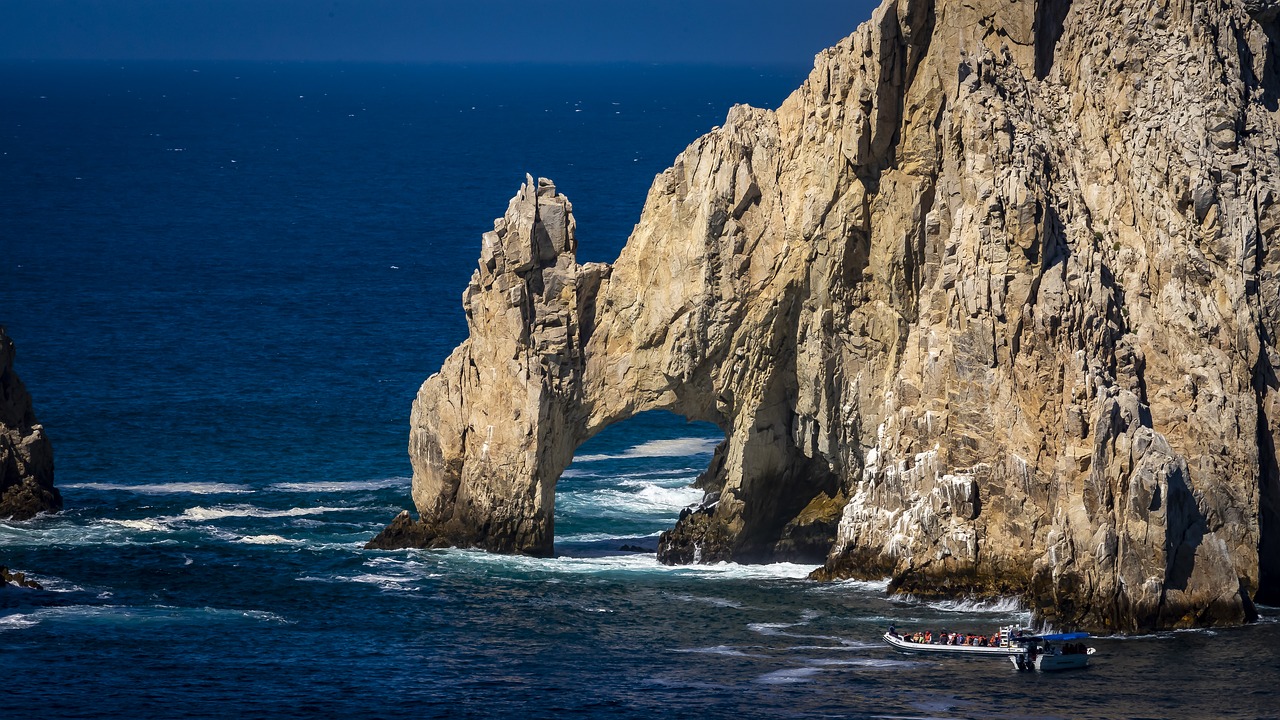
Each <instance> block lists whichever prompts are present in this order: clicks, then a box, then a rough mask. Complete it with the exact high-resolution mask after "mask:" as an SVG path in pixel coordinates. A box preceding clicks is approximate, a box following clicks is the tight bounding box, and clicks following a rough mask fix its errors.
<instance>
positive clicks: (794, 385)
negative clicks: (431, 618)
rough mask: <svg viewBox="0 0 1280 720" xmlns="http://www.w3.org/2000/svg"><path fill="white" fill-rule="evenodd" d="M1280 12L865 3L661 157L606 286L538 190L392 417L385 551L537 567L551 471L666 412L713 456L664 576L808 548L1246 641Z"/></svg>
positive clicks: (829, 557)
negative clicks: (770, 103) (392, 517)
mask: <svg viewBox="0 0 1280 720" xmlns="http://www.w3.org/2000/svg"><path fill="white" fill-rule="evenodd" d="M1273 5H1276V3H1273V2H1253V3H1250V4H1247V5H1246V4H1245V3H1242V2H1237V1H1234V0H1231V1H1228V0H1223V1H1222V2H1214V3H1208V4H1206V3H1193V2H1189V1H1188V0H1147V1H1145V2H1137V1H1136V0H1135V1H1134V2H1120V3H1116V2H1109V3H1103V2H1100V1H1091V0H1075V1H1074V2H1070V3H1067V2H1062V1H1061V0H1042V1H1040V2H1011V1H1009V0H985V1H983V2H977V3H972V2H969V3H961V2H952V1H950V0H936V1H934V0H896V1H891V2H886V3H885V4H884V5H882V6H881V7H880V8H879V9H878V10H876V12H875V13H874V14H873V16H872V18H871V20H870V21H868V22H867V23H865V24H863V25H862V26H861V27H860V28H859V29H858V30H857V31H856V32H854V33H853V34H852V35H851V36H849V37H848V38H846V39H845V40H843V41H842V42H841V43H840V44H838V45H837V46H836V47H834V48H831V49H829V50H826V51H824V52H823V53H821V54H819V55H818V57H817V58H816V61H815V67H814V70H813V72H812V73H811V74H810V76H809V78H808V80H807V81H806V82H805V83H804V84H803V85H802V86H801V87H800V88H799V89H798V90H796V91H795V93H793V94H792V95H791V97H789V98H788V99H787V100H786V101H785V102H784V103H783V104H782V106H781V107H780V108H779V109H778V110H777V111H769V110H760V109H756V108H750V107H746V106H738V107H735V108H733V109H732V110H731V111H730V112H729V115H728V117H727V118H726V119H725V122H724V125H723V126H722V127H719V128H716V129H714V130H712V131H711V132H710V133H708V134H707V135H705V136H703V137H702V138H699V139H698V140H696V141H695V142H694V143H693V144H692V145H690V146H689V148H688V149H686V150H685V151H684V152H683V153H681V154H680V155H679V156H678V157H677V158H676V159H675V162H674V164H673V165H672V167H671V168H669V169H668V170H666V171H665V172H663V173H662V174H661V175H659V176H658V177H657V178H655V180H654V183H653V186H652V187H651V189H650V191H649V194H648V197H647V199H646V201H645V206H644V211H643V213H642V215H641V218H640V222H639V223H638V224H637V225H636V228H635V230H634V232H633V233H632V235H631V237H630V238H629V240H628V242H627V245H626V247H625V248H624V249H623V251H622V253H621V255H620V256H619V257H618V259H617V261H616V262H614V263H612V264H608V265H606V264H600V263H589V264H586V265H579V264H578V263H577V262H576V259H575V255H574V251H575V249H576V244H577V239H576V226H575V223H574V220H573V215H572V207H571V206H570V204H569V202H568V200H567V199H566V198H564V197H563V196H562V195H559V194H558V193H557V192H556V191H555V187H554V185H553V184H552V183H550V181H546V180H540V181H538V182H534V181H533V180H532V178H530V179H529V180H528V182H527V183H526V184H525V185H524V186H523V187H522V188H521V189H520V192H519V193H518V194H517V196H516V197H515V198H514V199H513V200H512V201H511V204H510V207H509V208H508V210H507V213H506V215H505V216H504V217H503V218H501V219H499V220H498V221H497V222H496V223H495V227H494V230H493V231H492V232H490V233H486V234H485V236H484V242H483V247H482V250H481V258H480V266H479V268H478V269H477V270H476V272H475V274H474V275H473V277H472V279H471V282H470V284H469V286H468V288H467V290H466V292H465V294H464V297H463V303H464V306H465V308H466V311H467V318H468V324H469V329H470V337H469V338H468V339H467V340H466V341H465V342H464V343H463V344H462V345H461V346H459V347H458V348H457V349H456V350H455V351H454V353H453V354H452V355H450V357H449V358H448V359H447V360H446V361H445V363H444V366H443V367H442V369H441V371H440V372H439V373H437V374H436V375H433V376H432V377H431V378H429V379H428V380H427V381H426V382H425V383H424V384H423V386H422V388H421V390H420V391H419V393H418V397H417V399H416V401H415V403H414V408H413V417H412V420H411V432H410V457H411V459H412V462H413V465H414V480H413V499H414V504H415V505H416V506H417V509H418V511H419V513H420V517H421V520H420V521H418V522H419V523H420V526H414V528H415V529H414V530H413V534H408V533H406V534H403V537H406V538H410V539H411V540H406V542H407V543H409V544H415V545H418V546H431V545H436V544H449V545H452V544H459V545H470V546H476V547H484V548H487V549H491V550H495V551H500V552H524V553H531V554H543V555H545V554H549V553H551V552H552V545H551V543H552V536H553V533H552V529H553V528H552V523H553V504H554V491H555V483H556V480H557V479H558V478H559V476H560V473H561V472H563V470H564V469H565V467H566V466H567V465H568V463H569V462H570V460H571V459H572V456H573V452H574V450H575V449H576V448H577V447H578V446H579V445H580V444H581V443H582V442H584V441H585V440H586V439H588V438H590V437H591V436H593V435H594V434H595V433H596V432H598V431H599V430H600V429H601V428H603V427H606V426H608V425H610V424H612V423H615V422H619V421H621V420H624V419H626V418H628V417H631V416H632V415H634V414H636V413H638V412H643V411H646V410H651V409H657V408H662V409H667V410H670V411H672V412H674V413H676V414H678V415H682V416H684V417H686V418H689V419H692V420H703V421H708V422H711V423H714V424H715V425H717V426H718V427H720V428H722V429H723V430H724V433H725V437H726V442H725V444H724V446H723V448H722V449H720V450H718V451H717V454H716V457H715V458H713V460H712V465H711V467H710V468H709V470H708V472H707V473H706V474H705V475H704V476H703V478H701V479H700V482H699V487H701V488H703V489H704V490H705V491H706V493H707V496H706V498H705V499H704V500H703V502H702V503H701V505H700V506H698V507H697V508H691V509H690V510H689V511H688V512H686V513H684V514H683V515H682V516H681V518H680V520H679V522H678V523H677V524H676V527H675V528H673V529H672V530H671V531H670V532H668V533H666V534H664V536H663V537H662V540H661V543H660V548H659V554H660V557H661V559H662V560H663V561H664V562H699V561H700V562H711V561H716V560H735V561H741V562H767V561H772V560H777V559H804V558H819V557H825V559H824V560H823V562H824V566H823V568H822V569H821V570H820V571H818V573H816V577H822V578H828V579H831V578H844V577H857V578H874V579H879V578H882V577H885V576H890V577H891V578H893V580H892V585H891V587H892V588H893V589H894V590H896V591H901V592H912V593H915V594H921V595H928V594H945V595H961V594H976V595H980V596H981V595H993V594H1000V595H1016V596H1020V597H1023V598H1024V599H1026V600H1027V601H1028V604H1029V605H1030V606H1031V607H1032V608H1033V610H1034V611H1035V612H1036V613H1037V615H1038V616H1040V617H1041V618H1044V619H1051V620H1052V621H1053V622H1054V623H1055V624H1056V625H1058V626H1060V627H1083V628H1089V629H1095V630H1103V631H1123V632H1127V631H1138V630H1146V629H1151V628H1168V627H1188V626H1198V625H1219V624H1234V623H1241V622H1246V621H1248V620H1250V619H1251V618H1252V616H1253V612H1254V611H1253V599H1254V598H1255V597H1257V598H1265V597H1271V596H1272V594H1273V593H1274V591H1275V572H1276V571H1275V567H1274V560H1273V558H1271V557H1264V554H1265V553H1266V552H1267V551H1268V550H1269V549H1270V548H1272V547H1274V546H1275V543H1276V539H1275V534H1276V529H1275V526H1276V523H1275V518H1276V512H1275V507H1276V505H1277V501H1276V494H1277V491H1276V489H1275V487H1276V481H1275V471H1274V466H1275V459H1274V448H1275V444H1276V442H1275V441H1276V437H1277V433H1280V427H1277V425H1276V422H1277V420H1276V419H1277V418H1280V409H1277V407H1276V405H1277V386H1276V383H1274V382H1273V381H1271V379H1270V376H1269V375H1266V374H1265V373H1262V372H1260V371H1259V370H1258V369H1259V368H1264V369H1265V368H1270V367H1275V366H1276V362H1277V358H1280V352H1278V349H1277V348H1276V346H1275V344H1274V338H1275V337H1277V335H1276V329H1277V326H1280V249H1278V248H1280V243H1277V240H1278V239H1280V238H1278V237H1277V228H1280V203H1277V202H1276V199H1277V198H1280V182H1278V181H1277V178H1276V175H1275V168H1276V167H1280V162H1278V161H1280V143H1278V140H1280V133H1278V132H1277V117H1276V111H1275V109H1274V108H1275V103H1274V92H1273V85H1274V78H1275V72H1274V67H1275V63H1276V59H1275V46H1274V43H1273V41H1272V37H1273V35H1274V32H1273V30H1274V28H1273V27H1272V23H1273V20H1274V18H1275V13H1274V12H1273V10H1274V8H1273V7H1272V6H1273ZM1263 6H1265V7H1263ZM1170 98H1177V99H1178V100H1177V102H1172V103H1171V102H1170V101H1169V99H1170ZM408 522H409V521H408V518H407V517H406V518H404V521H403V522H402V521H401V520H400V519H398V520H397V524H399V525H401V526H402V527H401V529H402V530H405V531H407V527H408V526H406V525H405V523H408ZM833 526H834V533H832V527H833Z"/></svg>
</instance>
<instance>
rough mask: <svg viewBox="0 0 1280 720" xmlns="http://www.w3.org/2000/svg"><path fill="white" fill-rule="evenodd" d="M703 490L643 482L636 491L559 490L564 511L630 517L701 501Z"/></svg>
mask: <svg viewBox="0 0 1280 720" xmlns="http://www.w3.org/2000/svg"><path fill="white" fill-rule="evenodd" d="M702 496H703V492H702V491H701V490H699V489H697V488H692V487H687V486H685V487H674V488H670V487H663V486H661V485H655V484H653V483H644V484H643V485H641V486H640V487H639V489H638V490H637V491H634V492H630V491H627V490H618V489H614V488H606V489H604V490H595V491H592V492H565V493H561V495H560V498H559V504H560V505H561V506H562V507H563V508H564V509H565V510H571V511H576V512H583V513H584V514H590V515H594V516H603V517H613V516H618V517H634V516H635V515H637V514H645V515H654V514H662V515H670V514H673V513H679V512H680V511H681V510H683V509H684V508H686V507H688V506H690V505H695V504H697V503H699V502H701V501H702Z"/></svg>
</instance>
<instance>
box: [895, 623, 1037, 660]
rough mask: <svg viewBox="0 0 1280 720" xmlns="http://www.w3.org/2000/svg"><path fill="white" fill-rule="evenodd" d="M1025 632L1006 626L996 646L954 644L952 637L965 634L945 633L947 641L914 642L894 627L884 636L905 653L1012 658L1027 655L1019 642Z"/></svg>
mask: <svg viewBox="0 0 1280 720" xmlns="http://www.w3.org/2000/svg"><path fill="white" fill-rule="evenodd" d="M1022 633H1023V630H1022V629H1021V628H1019V627H1017V626H1016V625H1006V626H1005V627H1002V628H1000V632H999V634H998V635H997V636H995V638H996V643H995V644H994V645H969V644H967V643H958V642H957V643H955V644H953V642H952V640H951V637H952V636H954V635H957V634H961V635H963V633H945V634H940V635H945V636H946V639H945V640H944V639H943V638H942V637H938V638H932V642H927V643H926V642H912V641H911V640H908V639H907V638H905V637H903V636H902V635H899V634H898V633H897V632H895V631H894V627H893V626H890V627H889V632H887V633H885V634H884V641H885V642H887V643H889V644H890V645H892V646H893V647H895V648H897V649H899V650H902V651H904V652H920V653H930V654H935V655H985V656H987V657H1012V656H1014V655H1022V654H1024V653H1026V651H1027V648H1026V647H1025V646H1024V645H1022V644H1021V643H1020V642H1019V638H1021V637H1022Z"/></svg>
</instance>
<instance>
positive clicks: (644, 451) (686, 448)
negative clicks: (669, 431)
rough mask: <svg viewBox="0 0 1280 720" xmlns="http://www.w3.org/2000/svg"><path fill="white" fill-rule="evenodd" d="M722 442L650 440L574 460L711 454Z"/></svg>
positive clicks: (593, 460) (704, 439)
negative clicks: (621, 449) (611, 451)
mask: <svg viewBox="0 0 1280 720" xmlns="http://www.w3.org/2000/svg"><path fill="white" fill-rule="evenodd" d="M719 444H720V439H719V438H700V437H688V438H674V439H671V440H650V441H649V442H644V443H640V444H639V445H634V446H632V447H630V448H627V449H626V450H624V451H622V452H620V453H616V454H598V455H579V456H577V457H575V458H574V459H573V461H574V462H599V461H601V460H630V459H633V458H653V457H688V456H690V455H710V454H711V453H712V452H714V451H715V449H716V445H719Z"/></svg>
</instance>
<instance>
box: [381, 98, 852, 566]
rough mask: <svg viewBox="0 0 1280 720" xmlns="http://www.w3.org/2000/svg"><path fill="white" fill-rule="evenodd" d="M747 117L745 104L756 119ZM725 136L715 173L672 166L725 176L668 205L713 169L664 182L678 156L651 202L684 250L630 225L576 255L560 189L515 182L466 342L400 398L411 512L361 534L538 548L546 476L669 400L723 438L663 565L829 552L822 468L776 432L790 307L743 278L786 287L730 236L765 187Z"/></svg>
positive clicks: (786, 371)
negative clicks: (618, 237)
mask: <svg viewBox="0 0 1280 720" xmlns="http://www.w3.org/2000/svg"><path fill="white" fill-rule="evenodd" d="M744 110H745V109H744ZM752 112H753V111H746V114H745V116H746V117H759V116H760V114H759V113H755V114H754V115H753V114H752ZM729 145H730V147H731V148H734V149H735V150H737V151H738V152H736V153H735V155H736V157H735V158H734V159H735V161H736V162H735V164H734V165H733V166H731V168H730V172H729V173H725V172H723V170H722V168H719V167H712V166H708V167H705V168H702V169H701V170H697V169H695V168H687V169H688V170H691V171H695V170H696V171H697V172H702V173H706V174H710V175H719V176H720V177H721V178H723V180H722V182H725V183H726V185H725V186H724V187H722V188H720V190H721V192H720V193H718V194H717V196H715V197H714V198H708V199H704V200H703V201H702V202H699V203H697V204H693V205H691V204H690V203H687V202H684V203H680V202H677V201H678V200H679V199H680V198H679V197H678V196H677V194H676V191H677V190H678V189H679V188H680V187H681V186H682V185H684V186H688V185H689V184H701V183H705V182H714V180H713V179H712V178H710V177H692V178H686V177H680V176H679V173H681V172H683V171H685V170H686V168H685V167H684V166H682V165H679V164H678V165H677V168H674V169H673V170H672V171H670V172H668V173H667V175H666V176H664V177H665V178H666V183H665V184H661V183H660V185H661V188H662V190H663V194H662V195H661V196H660V197H659V199H660V200H663V201H666V202H669V203H670V205H667V206H665V207H662V208H661V209H660V211H661V212H673V213H676V214H678V216H679V217H680V219H679V220H678V225H679V227H682V228H688V230H687V233H688V235H689V237H688V238H687V242H686V243H684V244H683V247H685V248H686V249H687V250H688V252H687V254H686V255H684V256H682V257H675V258H673V257H671V256H669V255H667V254H665V253H664V252H663V251H661V250H660V249H659V248H656V247H654V246H655V245H658V244H665V243H670V242H672V238H671V237H670V236H669V235H661V236H659V235H658V234H657V233H637V235H636V236H635V237H633V238H632V241H631V242H630V243H629V244H628V246H627V249H626V250H624V252H623V255H622V257H620V258H619V260H618V262H617V263H615V264H613V265H605V264H600V263H587V264H585V265H579V264H578V263H577V262H576V259H575V257H574V253H575V250H576V247H577V237H576V223H575V221H574V218H573V212H572V206H571V205H570V203H569V201H568V199H567V198H565V197H564V196H563V195H560V194H559V193H557V192H556V189H555V186H554V185H553V184H552V183H551V182H550V181H549V180H546V179H540V180H538V181H537V182H534V180H533V179H532V178H528V180H527V182H526V184H525V185H523V186H522V187H521V188H520V190H519V192H518V193H517V194H516V196H515V197H514V198H512V200H511V202H510V204H509V206H508V208H507V212H506V214H505V215H504V216H503V217H502V218H500V219H498V220H497V221H495V223H494V229H493V231H492V232H489V233H485V235H484V238H483V245H482V250H481V258H480V264H479V267H478V268H477V269H476V271H475V273H474V274H473V275H472V278H471V282H470V284H469V285H468V286H467V290H466V291H465V293H464V295H463V305H464V307H465V309H466V314H467V322H468V327H469V329H470V336H469V337H468V339H467V340H466V341H465V342H464V343H463V344H462V345H461V346H459V347H458V348H457V349H456V350H455V351H454V352H453V354H451V355H450V356H449V358H448V359H447V360H446V361H445V363H444V366H443V367H442V368H441V370H440V372H439V373H436V374H435V375H433V376H431V377H430V378H429V379H428V380H427V381H426V382H425V383H424V384H423V386H422V388H421V389H420V390H419V393H418V397H417V400H416V401H415V402H414V406H413V413H412V420H411V424H412V430H411V433H410V456H411V458H412V461H413V468H414V483H413V499H414V503H415V505H416V506H417V508H418V510H419V513H420V519H419V521H417V522H413V521H411V520H410V519H409V517H408V515H407V514H404V515H402V516H401V517H400V518H397V520H396V521H395V522H394V523H393V524H392V525H391V526H390V527H389V528H388V529H387V530H386V531H384V533H383V534H382V535H380V536H379V537H378V538H377V539H375V541H374V542H373V543H371V545H372V546H377V547H396V546H425V547H441V546H470V547H480V548H485V549H488V550H494V551H499V552H519V553H527V554H533V555H548V554H550V553H551V552H552V551H553V548H552V539H553V536H554V527H553V523H554V498H555V484H556V482H557V480H558V479H559V477H560V474H561V473H562V472H563V471H564V470H565V468H566V467H568V465H569V463H570V462H571V461H572V459H573V453H574V451H575V450H576V449H577V448H578V446H580V445H581V444H582V443H584V442H586V441H587V440H588V439H590V438H591V437H593V436H594V435H595V434H596V433H598V432H599V431H600V430H602V429H603V428H605V427H607V426H609V425H612V424H614V423H617V422H620V421H623V420H626V419H627V418H630V417H632V416H634V415H636V414H638V413H641V412H646V411H649V410H668V411H671V412H673V413H676V414H677V415H681V416H683V417H685V418H687V419H689V420H700V421H707V422H711V423H714V424H715V425H717V426H718V427H720V428H721V429H722V430H724V431H725V433H726V442H725V443H723V444H722V445H721V447H720V448H719V449H718V450H717V453H716V455H715V458H714V459H713V461H712V466H711V468H710V472H709V479H708V486H709V488H710V492H709V493H708V496H709V498H712V500H713V501H712V502H708V503H705V504H704V506H703V507H702V508H700V509H699V510H698V511H697V512H695V513H690V514H689V515H688V516H687V518H686V519H682V521H681V524H680V527H679V528H678V529H677V531H676V532H673V533H669V534H668V535H667V536H664V538H663V545H662V547H663V551H662V553H663V556H664V558H665V559H667V560H668V561H670V562H679V561H681V560H683V559H685V558H686V557H691V556H692V553H693V551H694V548H695V547H696V548H698V551H699V552H700V553H701V556H702V557H703V558H705V559H707V560H713V559H738V560H767V559H773V558H785V559H796V558H805V559H808V560H812V561H821V560H822V559H823V558H824V557H825V555H826V552H827V550H828V549H829V546H830V544H831V541H832V540H833V538H834V533H835V523H836V519H837V514H838V512H839V509H840V504H839V503H838V502H836V501H835V498H836V497H839V496H840V493H839V488H838V481H837V476H836V475H835V474H834V473H833V472H832V471H831V469H830V467H829V463H828V462H827V461H826V460H825V459H824V458H822V457H820V456H819V457H816V458H815V457H811V456H809V455H806V454H805V452H804V449H803V448H801V447H799V446H798V445H797V444H796V443H794V442H791V441H790V438H791V437H792V430H793V427H792V425H793V424H794V422H793V421H794V417H793V413H792V410H791V408H792V407H794V395H795V393H796V390H797V388H796V386H795V383H794V381H793V380H789V378H793V377H794V369H795V365H794V362H795V358H796V352H795V348H794V342H793V338H794V334H795V325H796V322H797V311H798V310H799V303H798V302H797V301H796V300H795V299H794V298H791V299H788V300H786V301H783V302H778V303H769V304H767V305H766V306H765V307H763V308H760V309H755V308H754V307H753V304H752V303H751V302H750V300H749V298H748V297H747V296H746V295H744V294H742V288H741V283H742V282H743V281H750V282H751V283H752V284H753V285H754V286H755V288H756V290H755V291H756V292H757V293H759V292H775V291H777V288H775V287H774V285H776V284H777V283H784V285H785V284H790V285H796V283H795V282H794V279H792V278H789V277H787V273H786V272H781V271H780V270H782V268H780V267H777V266H771V267H762V268H757V269H756V270H755V271H752V270H751V268H749V267H747V266H746V265H745V263H741V262H740V260H741V258H742V257H743V256H744V250H747V251H749V249H747V248H744V245H745V244H746V243H748V242H754V243H759V242H760V241H761V238H755V239H754V241H752V240H751V239H748V238H746V237H744V236H743V234H742V230H741V227H742V226H741V225H740V224H739V220H741V219H742V217H743V216H744V215H745V214H746V213H748V212H750V211H752V209H753V208H755V207H756V206H757V205H758V204H759V200H760V197H761V191H760V188H759V185H758V184H757V183H756V182H755V180H754V179H753V175H752V171H751V169H750V165H749V162H748V161H747V159H746V158H747V157H748V154H747V151H746V149H745V148H743V146H742V145H741V144H740V143H735V142H734V141H730V143H729ZM735 183H737V185H735ZM713 228H718V230H716V232H714V233H713V232H708V230H710V229H713ZM735 246H736V252H735ZM776 259H777V263H776V265H782V264H783V263H786V262H788V261H789V260H790V258H789V257H788V256H787V254H780V255H778V256H777V257H776ZM781 292H782V293H783V294H784V295H794V293H793V292H792V291H791V290H789V289H788V288H787V287H783V288H781ZM761 338H764V346H763V347H762V346H761V345H760V342H759V341H760V339H761ZM810 450H811V451H812V450H813V448H810ZM811 501H816V504H815V503H814V502H811ZM811 505H812V507H810V506H811ZM806 509H808V511H809V512H808V514H807V515H806V516H805V517H804V518H801V519H800V520H797V518H798V517H799V516H800V515H801V514H802V511H804V510H806Z"/></svg>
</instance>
